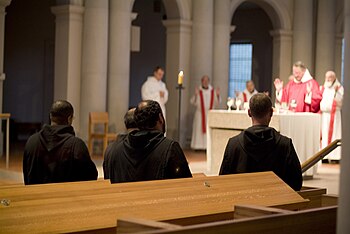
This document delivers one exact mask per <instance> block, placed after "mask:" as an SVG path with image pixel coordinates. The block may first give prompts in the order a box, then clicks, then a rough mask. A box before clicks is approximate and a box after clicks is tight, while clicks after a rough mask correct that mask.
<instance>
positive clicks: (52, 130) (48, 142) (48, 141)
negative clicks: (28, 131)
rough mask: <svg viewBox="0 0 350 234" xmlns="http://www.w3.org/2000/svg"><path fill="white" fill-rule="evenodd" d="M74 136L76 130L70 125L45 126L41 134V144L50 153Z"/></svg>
mask: <svg viewBox="0 0 350 234" xmlns="http://www.w3.org/2000/svg"><path fill="white" fill-rule="evenodd" d="M74 136H75V133H74V129H73V127H72V126H69V125H55V126H51V125H44V127H43V129H42V130H41V131H40V133H39V137H40V141H41V143H42V144H43V145H44V147H45V148H46V150H47V151H49V152H50V151H52V150H53V149H55V148H56V147H58V146H61V145H62V144H63V143H64V142H66V141H67V140H68V139H69V138H71V137H74Z"/></svg>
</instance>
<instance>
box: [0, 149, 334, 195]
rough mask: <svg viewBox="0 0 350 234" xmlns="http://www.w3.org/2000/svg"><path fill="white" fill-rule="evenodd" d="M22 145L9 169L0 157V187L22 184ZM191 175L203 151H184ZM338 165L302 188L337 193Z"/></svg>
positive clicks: (200, 167)
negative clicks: (320, 189) (315, 188)
mask: <svg viewBox="0 0 350 234" xmlns="http://www.w3.org/2000/svg"><path fill="white" fill-rule="evenodd" d="M23 148H24V143H17V144H15V145H13V147H12V148H11V151H10V152H11V155H10V167H9V168H8V169H6V164H5V156H2V157H0V185H1V184H12V183H23V175H22V155H23ZM184 152H185V155H186V158H187V160H188V162H189V166H190V169H191V171H192V173H204V174H205V173H206V155H205V152H204V151H192V150H185V151H184ZM92 158H93V160H94V162H95V164H96V166H97V168H98V173H99V177H100V178H103V170H102V161H103V158H102V156H93V157H92ZM339 168H340V167H339V164H320V165H319V167H318V173H317V174H316V175H315V176H314V178H313V179H311V180H304V183H303V185H304V186H310V187H321V188H327V191H328V192H327V193H329V194H338V193H339V172H340V169H339Z"/></svg>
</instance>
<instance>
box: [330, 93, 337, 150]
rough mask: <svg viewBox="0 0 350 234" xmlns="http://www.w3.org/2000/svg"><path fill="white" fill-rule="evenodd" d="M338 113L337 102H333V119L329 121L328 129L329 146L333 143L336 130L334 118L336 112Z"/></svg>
mask: <svg viewBox="0 0 350 234" xmlns="http://www.w3.org/2000/svg"><path fill="white" fill-rule="evenodd" d="M336 111H337V102H336V101H335V100H333V103H332V110H331V119H330V121H329V129H328V144H330V143H331V142H332V136H333V130H334V118H335V112H336Z"/></svg>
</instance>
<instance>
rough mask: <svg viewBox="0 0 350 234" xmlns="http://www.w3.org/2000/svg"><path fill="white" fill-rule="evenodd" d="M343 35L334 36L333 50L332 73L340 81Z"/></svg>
mask: <svg viewBox="0 0 350 234" xmlns="http://www.w3.org/2000/svg"><path fill="white" fill-rule="evenodd" d="M343 38H344V36H343V33H338V34H336V35H335V49H334V71H335V73H336V74H337V77H338V78H339V79H340V77H341V75H342V70H341V65H342V52H343Z"/></svg>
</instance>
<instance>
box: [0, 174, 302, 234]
mask: <svg viewBox="0 0 350 234" xmlns="http://www.w3.org/2000/svg"><path fill="white" fill-rule="evenodd" d="M0 199H1V200H3V199H5V200H3V201H6V202H4V203H2V204H1V205H0V227H1V231H0V232H4V233H43V232H45V233H52V232H55V233H58V232H59V233H62V232H94V233H96V232H114V233H115V230H116V220H117V219H121V218H123V219H125V218H139V219H147V220H152V221H167V222H170V223H172V224H177V225H186V224H196V223H203V222H213V221H220V220H230V219H233V214H234V206H235V205H237V204H249V205H259V206H267V207H278V208H285V209H288V210H295V209H301V208H304V207H306V206H307V204H308V200H306V199H304V198H303V197H302V196H300V195H299V194H298V193H296V192H294V191H293V190H292V189H291V188H290V187H288V185H286V184H285V183H284V182H283V181H282V180H281V179H279V178H278V177H277V176H276V175H275V174H273V173H272V172H262V173H251V174H238V175H227V176H215V177H204V176H203V177H195V178H188V179H174V180H162V181H148V182H134V183H120V184H110V183H109V181H103V180H100V181H90V182H74V183H59V184H44V185H31V186H20V185H9V186H2V187H0Z"/></svg>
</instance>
